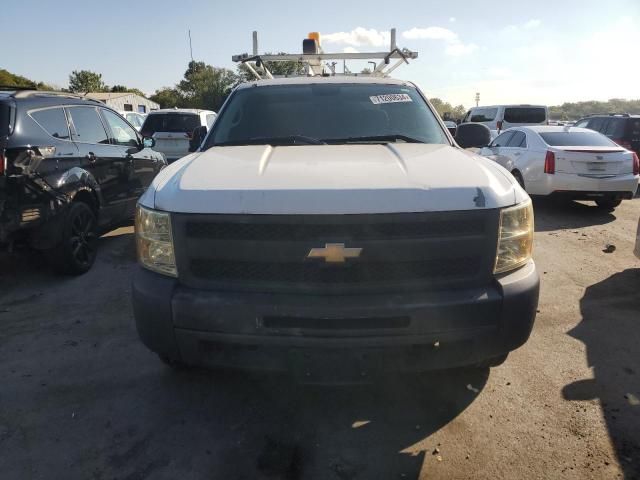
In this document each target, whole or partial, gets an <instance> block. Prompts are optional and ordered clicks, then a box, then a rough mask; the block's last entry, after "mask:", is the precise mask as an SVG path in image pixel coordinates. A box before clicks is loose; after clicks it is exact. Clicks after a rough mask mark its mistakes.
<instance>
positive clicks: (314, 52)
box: [231, 28, 418, 80]
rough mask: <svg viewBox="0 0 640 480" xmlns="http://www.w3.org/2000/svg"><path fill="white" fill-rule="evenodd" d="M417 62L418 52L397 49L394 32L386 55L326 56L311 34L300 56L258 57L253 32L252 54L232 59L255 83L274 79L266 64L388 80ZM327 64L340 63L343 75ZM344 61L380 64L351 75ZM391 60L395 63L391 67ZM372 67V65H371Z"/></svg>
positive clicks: (311, 73)
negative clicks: (294, 64)
mask: <svg viewBox="0 0 640 480" xmlns="http://www.w3.org/2000/svg"><path fill="white" fill-rule="evenodd" d="M416 58H418V52H413V51H411V50H408V49H406V48H403V49H400V48H398V46H397V45H396V29H395V28H392V29H391V42H390V47H389V51H388V52H343V53H326V52H324V51H323V50H322V47H321V46H320V34H319V33H318V32H311V33H310V34H309V36H308V38H306V39H304V40H303V41H302V53H301V54H298V53H291V54H289V53H282V54H275V55H274V54H260V53H258V32H256V31H254V32H253V53H252V54H251V55H249V54H248V53H242V54H240V55H233V56H232V57H231V59H232V60H233V61H234V62H236V63H241V64H243V65H245V66H246V67H247V69H248V70H249V71H250V72H251V73H252V74H253V75H254V76H255V77H256V78H257V79H258V80H261V79H262V78H274V76H273V74H272V73H271V72H270V71H269V69H268V68H267V66H266V64H265V62H299V63H301V64H302V65H303V67H304V71H305V75H306V76H318V75H320V76H336V75H345V76H367V75H369V76H374V77H388V76H389V74H390V73H391V72H392V71H394V70H395V69H396V68H398V67H399V66H400V65H402V64H404V63H407V64H408V63H409V60H414V59H416ZM329 60H342V61H343V73H336V64H337V62H335V61H334V62H329ZM347 60H379V62H375V63H376V67H375V68H374V69H373V70H372V71H371V72H370V73H352V72H350V71H349V70H348V68H347V65H346V61H347ZM391 60H395V62H394V63H391ZM372 63H374V62H372Z"/></svg>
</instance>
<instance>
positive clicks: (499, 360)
mask: <svg viewBox="0 0 640 480" xmlns="http://www.w3.org/2000/svg"><path fill="white" fill-rule="evenodd" d="M508 356H509V354H508V353H504V354H502V355H498V356H496V357H491V358H487V359H486V360H483V361H481V362H479V363H478V364H477V365H476V366H477V367H479V368H490V367H498V366H500V365H502V364H503V363H504V362H506V361H507V357H508Z"/></svg>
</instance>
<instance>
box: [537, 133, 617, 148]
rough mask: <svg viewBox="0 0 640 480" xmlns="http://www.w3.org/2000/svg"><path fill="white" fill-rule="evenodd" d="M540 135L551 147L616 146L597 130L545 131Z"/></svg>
mask: <svg viewBox="0 0 640 480" xmlns="http://www.w3.org/2000/svg"><path fill="white" fill-rule="evenodd" d="M540 136H541V137H542V139H543V140H544V141H545V143H546V144H547V145H550V146H552V147H566V146H571V147H616V146H617V145H616V144H615V143H614V142H612V141H611V140H609V139H608V138H607V137H605V136H604V135H602V134H601V133H598V132H547V133H541V134H540Z"/></svg>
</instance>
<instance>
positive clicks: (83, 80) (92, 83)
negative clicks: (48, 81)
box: [69, 70, 108, 93]
mask: <svg viewBox="0 0 640 480" xmlns="http://www.w3.org/2000/svg"><path fill="white" fill-rule="evenodd" d="M69 90H70V91H72V92H74V93H78V92H79V93H87V92H105V91H108V88H107V86H106V85H105V84H104V82H103V81H102V74H101V73H95V72H92V71H90V70H74V71H73V72H71V75H69Z"/></svg>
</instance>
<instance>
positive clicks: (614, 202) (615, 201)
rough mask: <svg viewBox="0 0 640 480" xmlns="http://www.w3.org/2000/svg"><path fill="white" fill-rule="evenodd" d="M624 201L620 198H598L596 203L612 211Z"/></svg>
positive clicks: (599, 206) (603, 208)
mask: <svg viewBox="0 0 640 480" xmlns="http://www.w3.org/2000/svg"><path fill="white" fill-rule="evenodd" d="M621 203H622V200H620V199H619V198H599V199H598V200H596V205H597V206H598V208H601V209H602V210H606V211H608V212H612V211H613V210H615V208H616V207H617V206H618V205H620V204H621Z"/></svg>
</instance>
